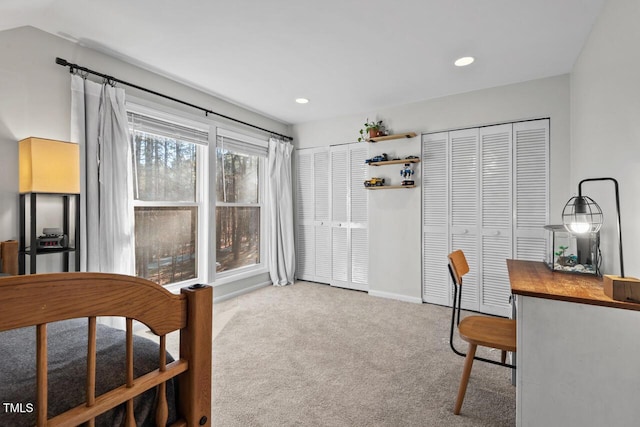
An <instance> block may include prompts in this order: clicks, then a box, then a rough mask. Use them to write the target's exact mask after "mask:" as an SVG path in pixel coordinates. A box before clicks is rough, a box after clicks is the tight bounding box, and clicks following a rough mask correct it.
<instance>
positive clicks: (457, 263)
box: [449, 249, 469, 286]
mask: <svg viewBox="0 0 640 427" xmlns="http://www.w3.org/2000/svg"><path fill="white" fill-rule="evenodd" d="M449 266H451V278H452V279H453V280H454V282H456V284H457V285H461V286H462V276H464V275H465V274H467V273H468V272H469V264H467V259H466V258H465V256H464V253H463V252H462V251H461V250H460V249H458V250H457V251H453V252H451V253H450V254H449Z"/></svg>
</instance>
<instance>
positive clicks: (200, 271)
mask: <svg viewBox="0 0 640 427" xmlns="http://www.w3.org/2000/svg"><path fill="white" fill-rule="evenodd" d="M145 104H146V103H145ZM126 109H127V112H132V113H135V114H140V115H145V116H149V117H153V118H156V119H159V120H163V121H167V122H171V123H176V124H177V125H180V126H186V127H191V128H194V129H198V130H201V131H204V132H207V133H208V140H209V141H208V145H201V144H196V143H193V144H194V145H195V146H196V159H197V160H196V188H195V194H194V196H195V201H193V202H191V201H189V202H176V201H164V202H163V201H141V200H135V199H134V200H133V207H134V209H135V208H136V207H169V208H170V207H194V206H195V207H197V215H196V221H197V224H196V277H194V278H192V279H187V280H183V281H179V282H174V283H169V284H167V285H164V288H165V289H167V290H168V291H170V292H173V293H177V292H179V291H180V289H181V288H183V287H185V286H190V285H193V284H196V283H203V282H204V281H205V280H206V279H207V271H208V269H209V264H210V262H209V260H210V257H209V256H207V229H208V228H209V223H210V220H209V206H208V203H207V194H208V189H209V180H208V179H207V176H208V175H209V156H208V152H210V151H211V150H210V147H211V141H212V129H213V127H212V126H211V124H210V123H206V122H204V121H198V120H194V118H193V116H191V115H189V116H187V115H186V114H184V113H182V114H180V113H177V112H169V109H168V108H166V107H162V106H159V105H155V104H154V105H151V106H149V105H144V104H143V103H141V102H140V101H139V100H137V101H134V102H129V101H128V102H127V103H126Z"/></svg>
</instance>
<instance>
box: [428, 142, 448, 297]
mask: <svg viewBox="0 0 640 427" xmlns="http://www.w3.org/2000/svg"><path fill="white" fill-rule="evenodd" d="M448 147H449V133H448V132H441V133H435V134H429V135H424V136H423V137H422V159H421V160H422V165H423V166H422V168H423V171H422V191H423V198H422V233H423V234H422V259H423V262H422V300H423V301H425V302H430V303H434V304H442V305H451V284H450V282H449V271H448V269H447V264H448V260H447V254H448V253H449V191H448V188H449V187H448Z"/></svg>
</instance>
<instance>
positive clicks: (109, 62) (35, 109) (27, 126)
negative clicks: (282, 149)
mask: <svg viewBox="0 0 640 427" xmlns="http://www.w3.org/2000/svg"><path fill="white" fill-rule="evenodd" d="M56 57H61V58H64V59H66V60H68V61H69V62H72V63H77V64H80V65H83V66H85V67H88V68H91V69H94V70H96V71H100V72H102V73H105V74H110V75H113V76H115V77H118V78H120V79H122V80H126V81H129V82H131V83H136V84H139V85H140V86H144V87H148V88H150V89H153V90H156V91H158V92H161V93H165V94H167V95H171V96H173V97H175V98H178V99H182V100H184V101H187V102H190V103H193V104H196V105H200V106H203V107H206V108H209V109H211V110H213V111H216V112H219V113H222V114H225V115H228V116H230V117H234V118H236V119H239V120H242V121H246V122H248V123H252V124H254V125H256V126H260V127H263V128H266V129H270V130H273V131H274V132H278V133H283V134H289V133H290V129H289V126H288V125H286V124H283V123H280V122H277V121H275V120H272V119H269V118H267V117H264V116H262V115H260V114H257V113H254V112H251V111H248V110H246V109H243V108H241V107H239V106H236V105H233V104H230V103H228V102H226V101H223V100H220V99H218V98H215V97H213V96H211V95H209V94H206V93H203V92H201V91H198V90H195V89H193V88H190V87H187V86H185V85H182V84H179V83H176V82H174V81H172V80H170V79H167V78H165V77H162V76H160V75H158V74H154V73H151V72H149V71H146V70H143V69H141V68H139V67H136V66H134V65H131V64H128V63H125V62H123V61H120V60H117V59H114V58H113V57H110V56H108V55H105V54H102V53H100V52H97V51H95V50H91V49H87V48H83V47H81V46H79V45H77V44H74V43H71V42H69V41H67V40H64V39H62V38H59V37H55V36H53V35H50V34H48V33H45V32H42V31H40V30H37V29H35V28H33V27H22V28H17V29H13V30H8V31H3V32H0V58H2V61H1V62H0V152H1V153H2V156H1V157H0V171H1V172H0V173H1V174H2V175H1V176H2V179H0V240H7V239H17V238H18V144H17V141H19V140H21V139H23V138H26V137H29V136H37V137H42V138H50V139H59V140H67V141H68V140H69V137H70V110H71V106H70V103H71V97H70V84H69V70H68V68H63V67H61V66H59V65H57V64H56V63H55V58H56ZM220 84H221V85H223V84H224V82H220ZM125 90H126V91H127V95H129V96H135V97H137V98H140V99H146V100H149V101H152V102H155V103H157V104H164V105H167V106H169V107H171V108H173V109H178V110H182V111H185V112H188V113H192V114H199V112H198V111H197V110H194V109H191V108H189V107H185V106H181V105H180V104H176V103H173V102H171V101H168V100H163V99H162V98H159V97H155V96H153V95H150V94H147V93H144V92H140V91H136V90H134V89H131V88H127V87H125ZM210 117H212V116H210ZM214 119H215V120H216V121H218V122H222V123H224V120H223V119H219V118H214ZM234 126H239V125H234ZM50 256H51V257H53V256H54V255H47V256H46V257H50ZM43 261H45V264H46V260H43ZM40 263H41V260H40V259H39V260H38V265H39V267H40ZM48 267H49V268H51V270H55V269H56V268H55V266H53V265H51V266H48ZM45 268H47V266H45ZM267 280H268V275H263V276H260V277H258V278H256V279H255V280H253V281H249V282H247V281H243V284H244V285H246V286H251V285H255V284H258V283H264V282H265V281H267ZM226 288H229V289H228V290H229V292H236V291H238V290H239V289H238V288H237V286H236V285H234V284H229V285H223V286H220V287H217V288H216V298H218V297H221V296H223V295H224V294H225V293H226V292H227V289H226Z"/></svg>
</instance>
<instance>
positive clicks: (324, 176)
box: [313, 148, 331, 283]
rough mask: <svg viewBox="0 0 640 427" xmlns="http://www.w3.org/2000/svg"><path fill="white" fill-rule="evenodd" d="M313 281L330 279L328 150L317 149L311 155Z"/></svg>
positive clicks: (323, 281) (321, 281)
mask: <svg viewBox="0 0 640 427" xmlns="http://www.w3.org/2000/svg"><path fill="white" fill-rule="evenodd" d="M313 159H314V161H313V164H314V167H313V179H314V212H315V214H314V217H315V218H314V228H315V269H316V276H315V279H314V280H315V281H316V282H320V283H329V282H330V281H331V199H330V186H331V181H330V179H329V177H330V174H329V171H330V170H329V166H330V161H329V150H328V148H322V149H317V150H316V151H315V152H314V155H313Z"/></svg>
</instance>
